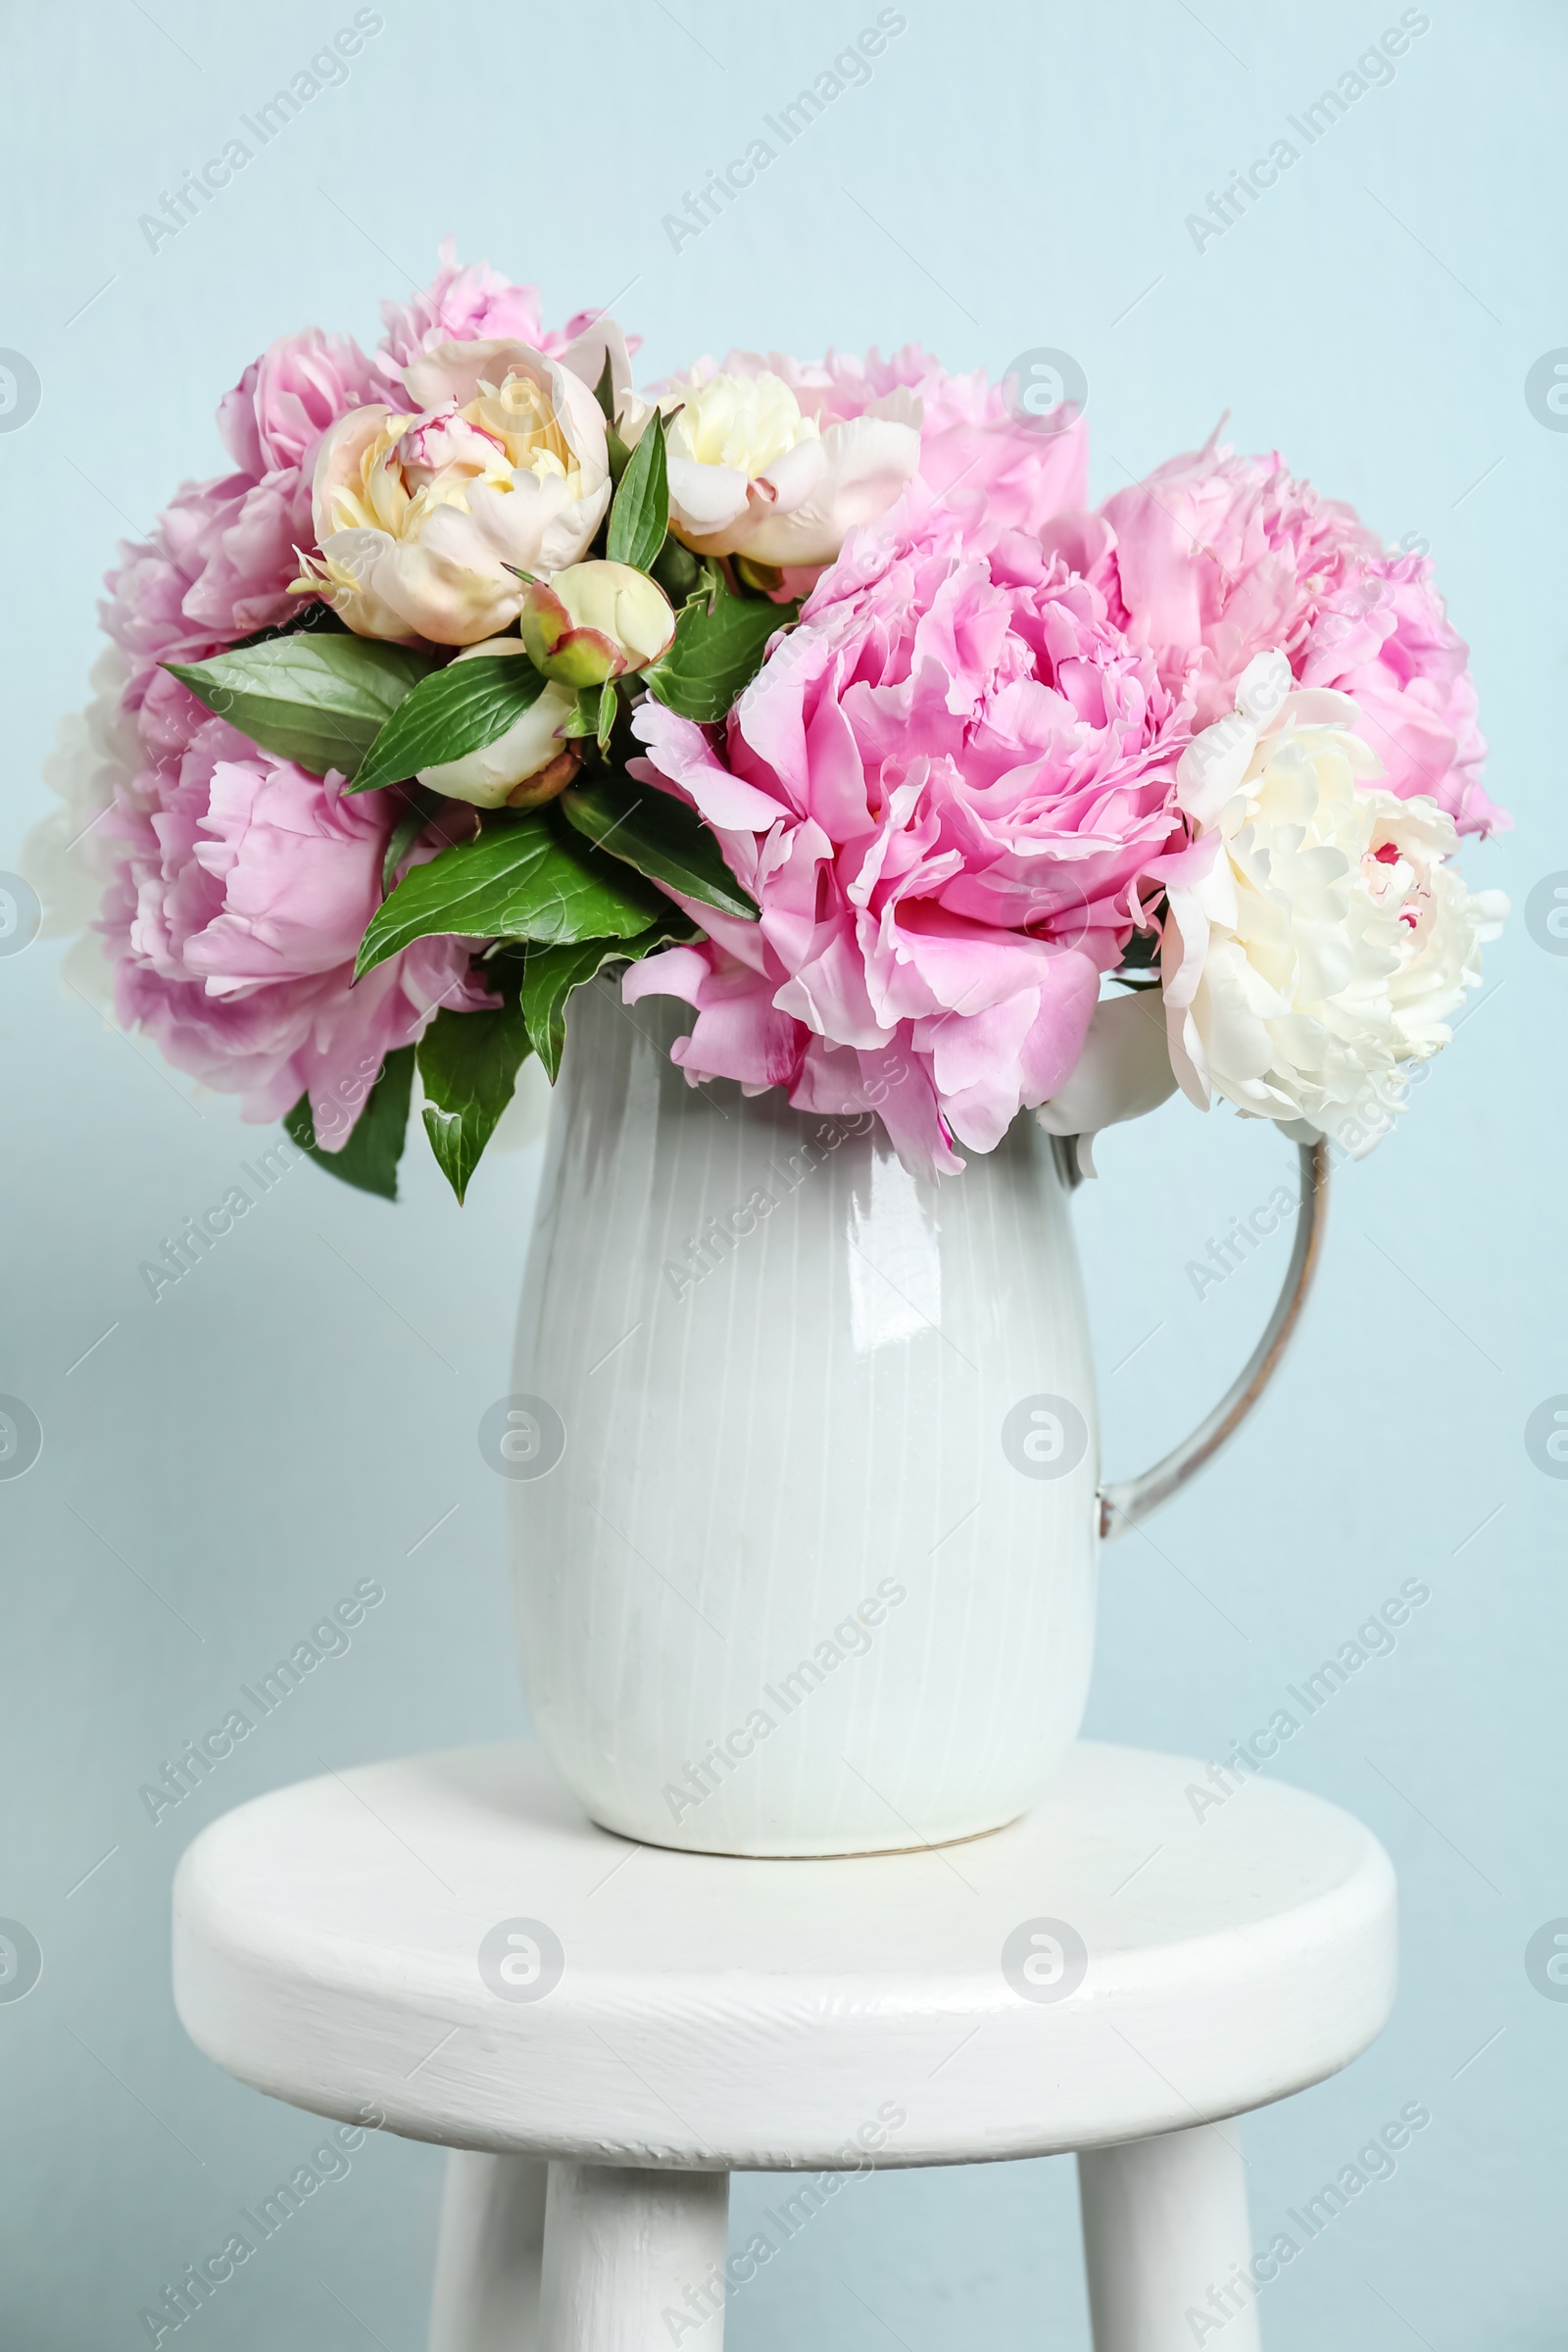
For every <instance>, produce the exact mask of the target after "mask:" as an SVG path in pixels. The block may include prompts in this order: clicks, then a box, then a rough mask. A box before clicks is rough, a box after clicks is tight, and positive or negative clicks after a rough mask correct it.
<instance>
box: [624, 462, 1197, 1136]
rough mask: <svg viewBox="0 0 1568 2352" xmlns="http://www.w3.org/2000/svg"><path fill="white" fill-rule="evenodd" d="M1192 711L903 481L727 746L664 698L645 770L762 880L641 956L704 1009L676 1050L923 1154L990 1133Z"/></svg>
mask: <svg viewBox="0 0 1568 2352" xmlns="http://www.w3.org/2000/svg"><path fill="white" fill-rule="evenodd" d="M1188 716H1189V712H1188V710H1187V708H1186V707H1185V706H1184V705H1180V704H1178V702H1177V700H1176V698H1175V696H1174V695H1173V694H1172V693H1171V692H1170V691H1169V690H1168V689H1167V688H1166V687H1165V686H1163V685H1162V684H1161V683H1160V681H1159V679H1158V677H1157V675H1156V674H1155V668H1154V663H1153V662H1152V660H1151V658H1150V656H1149V654H1148V653H1147V651H1145V650H1143V649H1141V648H1139V647H1136V646H1134V645H1131V644H1129V642H1128V641H1127V639H1126V638H1125V637H1124V636H1123V634H1122V633H1121V631H1120V630H1119V629H1118V628H1117V627H1116V626H1115V625H1114V623H1113V622H1112V621H1111V619H1110V618H1109V616H1108V614H1107V612H1106V607H1105V600H1104V598H1103V595H1102V594H1101V592H1100V590H1099V589H1098V588H1096V587H1095V586H1093V585H1092V584H1091V583H1090V582H1089V581H1087V580H1084V579H1081V578H1078V577H1076V576H1075V575H1073V574H1072V573H1070V572H1069V571H1068V570H1067V568H1066V566H1065V565H1064V564H1061V563H1060V562H1058V561H1054V560H1052V559H1050V558H1043V557H1042V555H1041V551H1040V547H1039V545H1038V543H1037V542H1036V541H1034V540H1033V539H1031V538H1029V537H1027V536H1025V535H1024V534H1023V533H1022V532H1020V531H1016V530H1010V529H1003V530H1000V531H999V530H995V529H987V530H984V531H977V530H975V529H973V528H972V527H970V526H968V525H967V524H966V523H965V521H964V520H963V519H962V518H960V516H959V515H956V513H954V512H953V511H952V509H951V508H950V507H948V506H944V504H943V503H942V501H941V500H940V499H939V498H934V497H933V496H932V495H931V494H930V493H929V492H928V491H926V490H924V489H922V488H920V487H918V486H917V487H915V488H913V489H911V490H910V492H909V493H908V494H907V497H906V499H905V500H904V501H903V502H901V504H900V506H899V507H897V508H895V509H894V511H893V513H892V514H891V515H888V516H887V517H886V518H885V520H884V521H882V522H880V523H877V524H875V525H871V526H868V527H866V528H865V529H863V530H861V531H859V532H857V533H856V534H855V535H854V536H853V537H852V538H851V539H850V541H849V542H848V543H847V545H846V547H845V550H844V553H843V555H842V557H841V558H840V560H839V562H838V563H837V564H835V565H833V566H832V567H831V568H830V569H829V570H828V571H827V572H826V573H825V574H824V575H823V578H822V580H821V582H820V583H819V585H818V587H817V588H816V590H815V592H814V594H813V595H812V596H811V598H810V600H809V603H808V605H807V607H806V610H805V613H804V614H803V616H802V619H801V623H800V626H799V627H798V628H797V629H796V630H795V631H794V632H793V633H792V634H791V635H790V636H789V637H787V638H786V639H785V640H784V641H783V642H782V643H781V644H780V645H778V646H777V647H776V649H775V651H774V652H773V654H772V657H771V659H770V660H769V661H768V662H766V664H765V665H764V667H763V669H762V670H761V672H760V675H759V677H758V678H757V679H756V681H755V682H754V683H753V685H752V686H751V687H750V688H749V689H748V691H747V693H746V694H745V695H744V696H743V698H742V700H741V702H740V703H739V704H738V706H737V708H736V710H735V711H733V712H732V713H731V715H730V718H729V721H728V726H727V733H726V737H725V740H724V743H723V747H722V750H721V751H720V750H719V749H716V748H715V747H714V746H713V744H712V743H711V742H710V739H709V737H708V736H707V735H706V734H705V733H704V732H703V730H702V729H701V728H699V727H697V726H694V725H692V724H691V723H690V722H689V721H687V720H684V719H681V718H678V717H675V716H674V715H673V714H672V713H670V712H669V711H665V710H663V709H662V708H661V707H660V706H659V705H657V704H654V703H652V702H647V703H644V704H643V705H642V706H641V708H640V710H639V711H638V714H637V719H636V726H637V731H638V734H639V736H640V737H641V740H642V741H643V742H644V743H645V744H646V745H647V747H648V749H649V751H650V753H651V754H652V763H651V764H650V763H648V762H638V770H639V772H641V773H642V774H643V776H644V777H645V778H647V779H649V780H652V781H654V782H656V783H659V784H661V785H662V786H663V788H664V789H666V790H668V791H670V792H672V793H674V794H675V795H676V796H677V797H678V798H681V799H683V800H687V801H689V802H690V803H692V804H693V805H694V806H695V807H696V808H697V809H699V811H700V812H701V814H702V815H703V816H704V817H705V818H707V820H708V821H709V823H710V824H711V825H712V827H713V828H714V830H715V832H716V834H717V836H718V839H719V842H720V845H721V847H722V849H723V852H724V856H725V858H726V859H727V861H728V863H729V865H730V867H731V868H732V870H733V871H734V873H735V875H736V876H737V878H738V879H739V880H740V881H741V882H742V883H743V884H744V885H745V887H746V888H747V889H748V890H749V891H750V892H751V893H752V895H753V896H754V898H756V899H757V900H758V902H759V904H760V908H761V919H760V923H756V924H752V923H747V922H743V921H738V920H734V919H732V918H729V917H726V916H723V915H716V914H714V913H713V912H712V911H711V909H708V908H695V909H694V910H693V911H694V912H695V913H696V914H697V915H698V917H699V919H700V920H701V921H702V923H703V925H704V926H705V928H706V929H708V930H709V931H710V933H711V942H710V944H708V945H706V946H702V947H697V948H677V949H671V950H669V951H667V952H666V953H665V954H664V955H662V956H654V957H652V958H650V959H649V961H647V962H646V963H643V964H641V965H639V966H637V967H635V968H634V969H633V970H632V971H631V972H630V973H628V975H627V977H626V981H625V984H624V986H625V995H626V998H627V1001H628V1002H634V1001H635V1000H636V999H637V998H639V997H641V996H644V995H647V994H651V993H654V994H658V993H662V994H667V995H674V996H679V997H683V998H685V999H686V1001H687V1002H688V1003H690V1004H692V1005H695V1006H696V1007H697V1016H698V1017H697V1021H696V1024H695V1026H694V1028H693V1030H692V1033H691V1035H690V1037H689V1038H687V1039H684V1040H682V1041H680V1042H679V1043H678V1044H677V1045H676V1046H675V1047H674V1049H673V1052H674V1055H675V1058H676V1059H677V1060H678V1061H679V1062H680V1063H681V1064H682V1065H683V1066H684V1068H685V1069H686V1071H687V1074H688V1076H689V1077H690V1078H691V1079H692V1080H693V1081H696V1080H698V1079H702V1078H717V1077H723V1078H735V1079H739V1081H740V1082H741V1084H742V1086H743V1087H745V1088H747V1089H748V1090H749V1091H752V1092H756V1091H758V1090H760V1089H761V1088H763V1087H767V1086H778V1085H782V1086H787V1087H788V1088H789V1090H790V1100H791V1102H792V1103H795V1104H796V1105H797V1106H798V1107H800V1108H802V1109H806V1110H815V1111H824V1112H830V1113H831V1112H857V1111H860V1110H864V1109H867V1108H870V1109H874V1110H877V1111H879V1112H880V1114H881V1116H882V1119H883V1121H884V1123H885V1124H886V1126H887V1127H888V1130H889V1132H890V1134H891V1135H892V1137H893V1139H894V1141H895V1143H896V1144H897V1146H898V1148H899V1151H900V1152H901V1154H902V1156H903V1157H904V1158H905V1160H906V1161H907V1164H909V1165H910V1166H913V1167H917V1168H920V1169H925V1170H929V1169H937V1168H940V1169H944V1170H953V1169H956V1168H959V1167H961V1166H962V1164H963V1163H962V1161H961V1160H960V1159H958V1158H957V1157H956V1154H955V1152H954V1151H953V1149H952V1139H953V1138H954V1137H956V1138H957V1139H958V1141H959V1142H961V1143H964V1144H967V1145H969V1146H971V1147H972V1148H973V1149H975V1150H977V1151H982V1152H985V1151H990V1150H991V1149H992V1148H993V1147H994V1146H995V1145H996V1144H997V1143H998V1142H999V1141H1000V1139H1001V1137H1002V1136H1003V1134H1004V1133H1005V1130H1006V1128H1007V1126H1008V1124H1009V1122H1010V1121H1011V1119H1012V1118H1013V1117H1014V1115H1015V1114H1016V1112H1017V1111H1018V1110H1019V1108H1020V1107H1021V1106H1023V1105H1025V1104H1038V1103H1043V1102H1045V1101H1046V1100H1047V1099H1048V1097H1050V1096H1051V1095H1052V1094H1053V1093H1054V1091H1055V1089H1056V1088H1057V1087H1058V1086H1060V1085H1061V1084H1062V1082H1063V1080H1064V1079H1065V1078H1066V1077H1067V1075H1068V1073H1069V1072H1070V1071H1071V1069H1072V1068H1073V1065H1074V1063H1075V1062H1076V1060H1077V1058H1078V1054H1079V1052H1080V1050H1081V1048H1082V1045H1083V1040H1084V1034H1085V1031H1086V1029H1087V1027H1088V1024H1089V1019H1090V1015H1091V1013H1092V1012H1093V1010H1094V1007H1095V1004H1096V1000H1097V998H1098V995H1099V982H1100V975H1101V973H1102V972H1103V971H1105V970H1107V969H1108V968H1110V967H1111V966H1112V965H1114V964H1115V963H1116V962H1117V960H1118V959H1119V956H1120V955H1121V952H1122V949H1123V947H1124V945H1125V942H1126V940H1127V938H1128V936H1129V934H1130V932H1131V931H1132V930H1133V928H1134V926H1135V925H1136V924H1138V923H1140V922H1141V921H1142V920H1144V918H1145V914H1146V910H1147V908H1148V907H1149V905H1150V902H1151V900H1152V897H1153V896H1154V895H1156V894H1157V891H1158V889H1159V888H1160V886H1161V884H1162V882H1163V881H1164V880H1165V879H1166V878H1168V877H1169V876H1170V875H1171V874H1173V873H1175V872H1177V871H1182V870H1185V860H1186V858H1188V857H1189V856H1190V853H1189V851H1188V843H1187V834H1186V830H1185V827H1184V825H1183V821H1182V818H1181V815H1180V811H1179V809H1177V807H1176V803H1175V799H1174V783H1175V773H1176V763H1177V760H1178V759H1179V757H1180V755H1181V752H1182V749H1183V747H1184V745H1185V744H1186V742H1187V739H1188V726H1187V720H1188Z"/></svg>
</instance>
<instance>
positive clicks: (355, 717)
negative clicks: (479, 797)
mask: <svg viewBox="0 0 1568 2352" xmlns="http://www.w3.org/2000/svg"><path fill="white" fill-rule="evenodd" d="M164 667H165V668H166V669H167V670H168V671H169V672H170V673H171V675H172V676H173V677H176V678H178V679H179V681H180V683H181V685H184V686H188V687H189V688H190V690H191V692H192V694H194V695H195V696H197V698H198V699H199V700H200V701H201V702H204V703H205V704H206V705H207V708H208V710H209V711H216V713H217V714H218V716H219V717H220V718H226V719H227V720H228V722H229V724H230V726H234V727H237V728H238V729H239V731H240V733H241V734H242V735H248V736H249V737H250V739H251V741H252V742H253V743H259V744H260V745H261V747H262V749H263V751H266V752H274V753H275V754H276V755H277V757H278V758H279V759H280V760H295V761H296V762H297V763H298V765H299V766H301V767H303V768H306V769H307V770H308V771H309V772H310V774H312V775H313V776H324V775H325V773H326V771H327V769H328V768H329V767H335V768H337V769H338V770H339V771H340V772H341V773H342V774H344V775H346V776H352V775H353V774H354V773H355V772H356V770H357V769H358V767H359V765H360V762H361V760H363V759H364V758H365V755H366V754H367V752H368V750H369V748H370V746H371V744H372V743H373V742H374V741H375V738H376V736H377V735H378V734H379V733H380V731H381V729H382V728H383V727H384V726H385V724H386V722H387V720H388V719H389V718H390V717H391V715H392V713H393V711H395V710H396V709H397V707H398V705H399V704H400V703H401V702H402V701H403V699H404V697H405V696H406V695H407V694H408V693H409V692H410V691H411V689H412V688H413V687H414V686H416V685H417V683H418V681H419V680H420V679H421V678H422V677H424V676H426V675H427V674H428V672H429V671H430V669H431V667H432V663H431V660H430V657H429V656H428V655H427V654H417V653H414V652H412V651H411V650H410V649H409V648H408V647H407V646H401V645H382V644H380V643H378V642H377V640H376V639H374V638H371V637H353V636H342V637H337V636H329V635H325V634H318V633H311V632H309V631H305V632H298V631H297V632H295V633H293V634H291V635H289V636H287V637H272V638H269V639H268V640H267V642H266V643H265V644H263V645H252V646H246V647H243V648H238V649H236V650H234V651H232V652H229V653H226V654H215V655H214V656H213V658H212V660H211V661H210V662H165V663H164Z"/></svg>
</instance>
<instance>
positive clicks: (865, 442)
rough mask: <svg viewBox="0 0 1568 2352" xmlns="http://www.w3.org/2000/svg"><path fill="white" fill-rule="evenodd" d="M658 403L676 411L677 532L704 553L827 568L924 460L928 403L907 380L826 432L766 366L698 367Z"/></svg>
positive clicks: (673, 483) (673, 513)
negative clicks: (734, 370) (849, 536)
mask: <svg viewBox="0 0 1568 2352" xmlns="http://www.w3.org/2000/svg"><path fill="white" fill-rule="evenodd" d="M660 406H661V408H662V410H663V412H664V414H665V415H666V416H668V417H669V418H670V424H669V435H668V453H669V522H670V528H671V530H672V531H673V532H674V534H675V536H676V538H677V539H680V540H682V541H684V543H685V545H686V546H687V547H689V548H692V549H694V550H695V551H696V553H697V554H698V555H700V556H747V557H749V558H750V559H751V560H752V561H753V562H754V563H757V564H780V565H784V564H831V563H832V562H833V561H834V559H835V558H836V556H837V555H838V552H839V549H840V548H841V547H842V546H843V544H844V540H845V535H846V533H847V532H849V531H850V530H851V529H853V528H854V526H855V525H856V524H857V523H862V522H874V521H875V520H876V519H877V517H878V516H879V515H885V514H886V513H887V511H888V509H889V507H891V506H892V505H893V503H894V501H895V499H897V498H898V496H899V495H900V493H901V492H902V490H903V489H904V486H905V484H906V483H907V481H908V480H909V479H910V478H911V476H912V475H913V473H914V471H915V469H916V467H917V466H918V465H919V463H920V422H921V417H922V409H921V404H920V402H919V400H918V399H917V398H916V397H915V395H914V394H913V393H912V392H908V391H907V390H905V389H903V388H902V387H901V388H899V389H897V390H895V391H893V392H890V393H888V394H887V395H886V396H885V397H884V398H883V399H881V400H874V401H872V402H870V403H869V405H868V406H867V408H866V411H865V414H864V415H863V416H860V417H852V418H849V419H845V420H840V421H838V422H835V423H832V424H829V425H827V426H826V427H825V428H824V427H822V426H820V425H819V424H818V423H817V421H816V418H815V417H808V416H806V415H805V414H804V413H803V412H802V409H801V404H800V402H799V401H798V400H797V399H796V397H795V394H794V393H793V392H792V391H791V390H790V387H789V385H788V384H786V383H785V382H784V381H783V380H782V378H781V377H779V376H776V375H772V374H769V373H768V371H767V370H766V369H765V368H763V369H760V371H759V372H758V373H757V374H755V375H724V374H720V375H711V376H709V377H708V378H707V379H706V380H705V379H703V378H702V377H701V376H700V374H698V373H696V372H694V373H693V375H692V378H691V380H690V382H689V383H684V384H678V385H676V386H675V387H674V388H673V389H672V390H670V391H667V392H666V393H665V394H664V395H663V397H662V400H661V403H660ZM627 429H635V427H634V425H633V424H632V420H631V419H630V418H628V419H627V420H625V421H623V425H622V430H623V431H625V430H627Z"/></svg>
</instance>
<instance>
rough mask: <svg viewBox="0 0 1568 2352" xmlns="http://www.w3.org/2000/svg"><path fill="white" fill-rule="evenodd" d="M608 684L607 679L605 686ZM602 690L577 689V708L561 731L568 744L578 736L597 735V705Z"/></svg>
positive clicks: (597, 688)
mask: <svg viewBox="0 0 1568 2352" xmlns="http://www.w3.org/2000/svg"><path fill="white" fill-rule="evenodd" d="M608 683H609V680H608V679H607V680H606V684H607V685H608ZM602 693H603V689H602V688H601V687H598V686H579V687H578V689H577V708H576V710H575V711H572V712H571V714H570V716H569V717H568V718H567V719H566V721H565V723H564V726H563V727H562V730H561V732H562V734H563V735H564V736H565V738H566V740H567V741H568V742H571V741H573V740H574V739H575V738H576V737H577V736H579V735H597V734H598V732H599V705H600V700H601V696H602Z"/></svg>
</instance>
